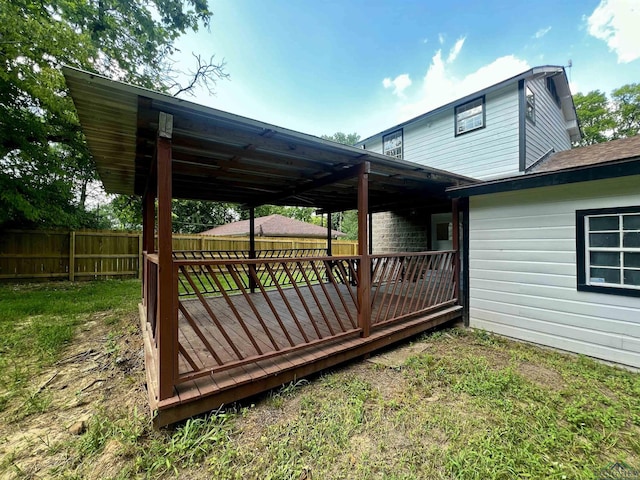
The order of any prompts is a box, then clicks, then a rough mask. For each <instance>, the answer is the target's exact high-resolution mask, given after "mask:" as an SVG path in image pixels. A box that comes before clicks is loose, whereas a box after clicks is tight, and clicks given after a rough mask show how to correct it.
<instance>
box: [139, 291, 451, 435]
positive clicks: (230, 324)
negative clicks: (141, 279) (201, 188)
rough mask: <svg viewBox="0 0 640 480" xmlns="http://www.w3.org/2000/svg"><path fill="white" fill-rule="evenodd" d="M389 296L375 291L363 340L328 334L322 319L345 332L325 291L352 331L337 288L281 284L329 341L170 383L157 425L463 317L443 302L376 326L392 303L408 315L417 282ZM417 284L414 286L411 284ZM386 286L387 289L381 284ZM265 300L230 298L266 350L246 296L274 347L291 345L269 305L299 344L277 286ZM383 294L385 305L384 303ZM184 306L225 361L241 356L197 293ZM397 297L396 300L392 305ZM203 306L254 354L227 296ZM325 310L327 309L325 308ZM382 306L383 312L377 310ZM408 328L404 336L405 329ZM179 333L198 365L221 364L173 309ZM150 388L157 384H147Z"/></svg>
mask: <svg viewBox="0 0 640 480" xmlns="http://www.w3.org/2000/svg"><path fill="white" fill-rule="evenodd" d="M401 286H402V287H403V288H398V289H397V290H396V292H394V294H392V292H388V293H387V295H386V296H385V295H383V293H384V292H382V291H381V292H379V294H378V295H377V297H376V301H375V302H374V305H373V306H372V311H371V319H372V321H373V322H374V323H373V325H372V332H371V336H370V337H367V338H366V339H364V338H361V337H360V336H359V334H358V330H354V331H353V333H350V334H348V335H347V336H343V337H341V338H339V339H335V340H331V339H327V337H331V333H330V330H329V328H328V326H327V323H328V324H329V325H331V328H333V330H334V332H336V333H341V332H343V329H342V327H341V326H340V322H339V321H338V319H337V318H336V315H335V313H334V310H333V309H332V308H331V306H330V303H329V300H328V299H327V297H326V294H327V293H328V294H329V295H330V296H331V301H332V302H333V304H334V307H335V310H336V312H337V313H338V314H339V315H340V316H341V318H340V320H341V321H342V323H343V325H344V327H345V328H346V329H347V330H351V329H352V325H351V322H350V321H349V318H348V316H347V314H346V312H345V309H344V305H343V301H342V300H340V297H339V295H338V291H337V289H336V288H333V287H331V286H330V285H328V286H327V292H326V293H325V292H323V291H322V289H321V287H320V286H315V287H311V288H314V289H316V290H315V293H316V297H317V299H318V301H316V299H315V298H314V296H313V295H312V293H311V291H310V288H309V287H306V288H300V294H299V293H298V292H296V290H295V289H294V288H288V289H283V293H284V294H285V295H286V296H287V297H286V298H287V301H288V302H289V306H290V307H291V309H292V310H293V312H294V313H295V316H296V317H297V320H298V322H299V323H300V324H301V325H302V326H303V330H304V332H305V334H306V335H307V338H308V339H309V341H314V340H319V339H321V338H325V339H327V340H326V342H325V343H320V344H316V345H307V346H305V347H304V348H300V349H299V350H295V351H291V352H286V353H282V354H277V356H273V357H271V358H266V359H259V360H257V361H255V362H252V363H250V364H246V365H240V366H235V367H232V368H229V369H227V370H221V371H216V372H214V373H211V374H207V375H205V376H202V377H199V378H195V379H193V380H188V381H184V382H183V383H178V384H177V385H176V387H175V389H174V390H175V393H176V394H175V396H174V397H172V398H169V399H165V400H163V401H160V402H156V406H157V410H158V417H157V423H158V424H160V425H162V424H167V423H172V422H174V421H177V420H181V419H183V418H186V417H188V416H191V415H194V414H197V413H201V412H204V411H207V410H211V409H217V408H219V407H220V405H221V404H223V403H229V402H232V401H235V400H239V399H242V398H246V397H247V396H251V395H254V394H256V393H259V392H262V391H265V390H268V389H270V388H273V387H274V386H277V385H281V384H283V383H286V382H288V381H292V380H295V379H297V378H300V377H301V376H305V375H308V374H309V373H313V372H317V371H320V370H322V369H324V368H327V366H331V365H336V364H338V363H340V362H342V361H345V360H348V359H350V358H355V357H356V356H357V355H363V354H366V353H368V352H370V351H373V350H375V349H376V348H381V346H384V345H387V344H390V343H392V342H393V341H398V339H402V338H405V337H406V336H408V335H410V334H411V332H419V331H423V330H426V329H428V328H431V326H435V325H437V324H439V323H442V322H444V321H448V320H450V319H452V318H456V317H459V316H460V311H461V307H458V306H454V305H452V304H451V302H449V303H448V304H446V305H443V306H442V308H439V309H438V310H436V311H435V312H428V315H427V314H424V315H423V318H424V319H423V320H420V318H419V317H417V318H413V317H410V318H408V319H407V320H404V321H399V322H397V323H396V322H394V323H391V324H386V325H377V326H376V325H375V322H376V319H379V320H378V321H382V320H383V316H384V314H385V311H386V309H387V306H388V305H389V304H390V305H391V308H390V309H389V312H390V313H391V312H393V311H394V309H396V305H398V307H397V311H396V315H397V316H400V315H402V314H406V313H409V306H410V305H411V303H412V302H411V296H412V295H413V294H415V295H417V294H418V293H419V292H420V288H419V287H420V285H415V284H414V282H411V285H407V286H404V285H401ZM415 287H418V288H415ZM338 288H339V289H340V294H341V295H342V297H343V300H344V303H345V304H346V306H347V307H348V308H349V309H350V311H349V313H350V314H351V316H352V318H353V319H354V322H355V321H356V320H357V309H356V306H355V304H354V303H353V299H352V298H351V295H350V294H349V292H348V290H347V286H346V285H340V286H339V287H338ZM354 288H355V287H354ZM383 288H384V287H383ZM267 293H268V295H269V299H270V301H271V303H272V305H273V309H272V308H271V307H270V306H269V304H268V302H267V301H266V299H265V297H264V295H263V294H262V292H260V291H259V290H258V291H256V292H255V293H247V296H246V297H245V296H244V295H234V296H230V297H229V299H230V300H231V301H233V302H234V303H233V304H234V307H235V308H236V310H237V311H238V313H239V314H240V315H241V316H242V318H243V320H244V322H245V324H246V327H247V329H248V330H249V331H250V332H251V335H252V336H253V338H254V341H255V342H256V343H257V344H258V346H259V347H260V348H261V349H262V350H263V352H272V351H273V350H274V348H273V344H272V341H271V340H270V339H269V336H268V335H267V334H266V333H265V331H264V328H263V326H262V325H261V324H260V321H259V320H258V319H257V318H256V315H255V312H254V311H253V309H252V308H251V307H250V306H249V304H248V303H247V297H248V298H249V299H250V300H251V301H252V302H253V305H254V308H255V309H256V310H257V311H258V312H259V313H260V315H261V318H262V320H263V322H264V323H265V325H266V327H267V328H268V330H269V332H270V333H271V336H272V338H273V339H274V341H275V342H276V344H277V345H278V347H279V348H289V347H290V343H289V341H288V340H287V339H286V336H285V335H284V333H283V331H282V327H281V326H280V325H279V323H278V321H277V319H276V317H275V316H274V312H273V310H275V311H276V312H277V313H278V315H279V317H280V321H281V322H282V324H283V325H284V327H285V328H286V329H287V331H288V332H289V335H290V336H291V338H292V340H293V342H294V344H296V345H298V344H302V343H304V338H303V336H302V334H301V333H300V331H299V328H298V326H297V324H296V322H295V319H294V316H293V315H292V314H291V312H290V310H289V308H288V307H287V305H286V303H285V301H284V300H283V299H282V297H281V294H280V292H278V291H277V290H272V291H268V292H267ZM300 295H302V297H303V299H304V301H305V302H306V305H307V308H308V309H309V313H311V315H312V316H313V318H314V320H315V321H316V325H317V328H318V330H319V331H320V333H321V336H320V337H319V336H318V334H317V333H316V330H315V328H314V327H313V325H312V323H311V321H310V318H309V313H307V309H306V308H305V307H304V305H303V303H302V300H301V298H300ZM406 295H408V296H409V298H408V299H407V301H406V302H404V303H405V308H402V303H403V296H406ZM383 300H384V305H383V304H382V301H383ZM180 301H181V303H182V306H183V307H184V308H185V309H186V310H187V312H188V314H189V315H190V317H191V318H192V319H193V321H194V323H195V324H196V325H197V327H198V328H199V329H200V331H201V332H202V335H204V337H205V338H206V339H207V341H208V342H209V343H210V345H211V346H212V347H213V349H215V352H216V354H217V355H218V357H219V358H220V360H221V361H222V363H223V364H225V363H229V362H234V361H237V360H239V358H238V356H237V355H236V353H235V352H234V350H233V348H232V347H231V346H230V345H229V342H228V341H227V340H226V339H225V338H224V336H223V335H222V333H221V331H220V329H219V328H218V327H217V326H216V324H215V323H214V321H213V320H212V319H211V318H210V316H209V314H208V312H207V309H205V307H204V306H203V304H202V303H201V301H200V300H199V299H197V298H194V299H181V300H180ZM396 301H398V302H399V303H396ZM206 302H207V305H208V307H209V309H210V310H211V311H213V312H214V313H215V315H216V318H217V319H218V321H219V323H220V324H221V326H222V327H223V328H224V330H225V332H226V334H227V335H228V337H229V338H230V339H231V341H232V342H233V343H234V344H235V347H236V349H237V350H238V351H239V352H240V354H241V357H242V358H247V357H251V356H255V355H257V354H258V352H257V350H256V349H255V347H254V345H253V344H252V343H251V342H250V341H249V340H248V338H247V335H246V332H245V331H244V329H243V328H242V326H241V325H240V323H239V322H238V318H237V316H236V314H235V313H234V312H233V309H231V308H230V307H229V304H228V300H227V299H225V298H223V297H208V298H206ZM322 311H324V315H323V313H322ZM379 312H380V315H379ZM404 330H406V334H405V333H403V331H404ZM178 338H179V342H180V345H181V347H182V348H183V349H184V350H185V351H186V353H187V354H188V355H189V356H190V357H191V358H192V360H193V361H194V362H195V363H196V364H197V365H198V366H199V368H201V369H207V368H213V367H216V366H218V362H217V361H216V360H215V358H214V356H213V355H212V354H211V352H210V351H209V350H208V349H207V347H206V346H205V345H204V343H203V341H202V340H201V339H200V337H199V336H198V335H197V334H196V332H195V331H194V329H193V328H192V327H191V325H190V324H189V322H188V321H187V319H186V318H185V316H184V315H183V313H182V312H179V315H178ZM179 369H180V374H189V373H190V372H191V366H190V365H189V363H188V362H187V361H186V359H185V358H184V357H183V356H182V355H179ZM151 388H156V387H155V386H154V385H151Z"/></svg>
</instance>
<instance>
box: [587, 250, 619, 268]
mask: <svg viewBox="0 0 640 480" xmlns="http://www.w3.org/2000/svg"><path fill="white" fill-rule="evenodd" d="M590 263H591V265H592V266H595V267H619V266H620V254H619V253H618V252H591V262H590Z"/></svg>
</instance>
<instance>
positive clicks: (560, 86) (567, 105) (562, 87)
mask: <svg viewBox="0 0 640 480" xmlns="http://www.w3.org/2000/svg"><path fill="white" fill-rule="evenodd" d="M540 76H549V77H553V78H554V79H557V81H556V82H554V83H555V84H556V89H557V91H558V95H559V96H560V102H561V107H562V111H563V113H564V115H565V121H566V122H567V125H572V126H571V128H569V134H570V135H571V141H578V140H579V139H580V128H579V126H578V116H577V114H576V109H575V105H574V104H573V97H572V96H571V90H570V89H569V81H568V79H567V75H566V73H565V70H564V67H561V66H556V65H544V66H539V67H533V68H530V69H529V70H527V71H525V72H522V73H520V74H518V75H516V76H514V77H511V78H507V79H505V80H502V81H501V82H498V83H495V84H493V85H491V86H489V87H486V88H483V89H481V90H477V91H475V92H473V93H470V94H469V95H466V96H464V97H460V98H457V99H455V100H453V101H452V102H449V103H447V104H445V105H442V106H441V107H438V108H435V109H433V110H430V111H428V112H425V113H423V114H421V115H418V116H417V117H414V118H411V119H409V120H407V121H405V122H402V123H399V124H397V125H394V126H393V127H390V128H387V129H385V130H383V131H381V132H378V133H376V134H375V135H371V136H370V137H367V138H365V139H362V140H360V141H359V142H358V143H357V145H362V144H365V145H366V144H367V143H368V142H370V141H371V139H373V138H375V137H379V136H381V135H386V134H387V133H391V132H393V131H395V130H398V129H399V128H403V127H405V126H407V125H409V124H412V123H415V122H419V121H420V120H423V119H426V118H427V117H431V116H432V115H436V114H438V113H440V112H443V111H445V110H447V109H451V108H453V107H454V106H457V105H460V104H463V103H466V102H468V101H470V100H473V99H474V98H477V97H479V96H481V95H486V94H488V93H491V92H494V91H496V90H498V89H500V88H503V87H504V86H506V85H510V84H512V83H516V82H519V81H520V80H524V79H530V78H532V77H540Z"/></svg>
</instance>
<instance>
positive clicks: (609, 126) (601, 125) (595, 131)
mask: <svg viewBox="0 0 640 480" xmlns="http://www.w3.org/2000/svg"><path fill="white" fill-rule="evenodd" d="M573 103H574V105H575V107H576V114H577V115H578V120H579V121H580V127H581V128H582V140H580V142H579V143H578V145H577V146H581V147H584V146H586V145H593V144H594V143H602V142H606V141H607V140H608V139H609V137H610V135H611V131H612V130H613V128H614V126H615V122H614V119H613V116H612V115H611V111H610V110H609V105H608V103H609V102H608V100H607V96H606V94H604V93H603V92H601V91H600V90H594V91H592V92H589V93H587V94H586V95H583V94H582V93H576V94H575V95H574V96H573Z"/></svg>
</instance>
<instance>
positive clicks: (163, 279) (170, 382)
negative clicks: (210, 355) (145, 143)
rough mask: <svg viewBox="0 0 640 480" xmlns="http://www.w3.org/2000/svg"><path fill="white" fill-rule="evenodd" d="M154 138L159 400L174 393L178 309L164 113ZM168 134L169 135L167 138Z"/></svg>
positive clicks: (167, 133)
mask: <svg viewBox="0 0 640 480" xmlns="http://www.w3.org/2000/svg"><path fill="white" fill-rule="evenodd" d="M160 124H161V126H162V127H161V128H160V129H159V130H158V138H157V147H156V155H157V162H158V167H157V172H158V187H157V192H158V327H157V333H156V340H157V344H158V386H159V388H158V399H159V400H164V399H166V398H170V397H172V396H173V387H174V381H175V379H174V374H175V373H174V372H175V369H176V368H177V361H178V355H177V354H178V351H177V348H176V345H175V344H176V343H177V340H178V338H177V337H178V322H177V320H178V319H177V309H175V308H174V302H175V299H174V293H175V292H174V287H173V284H174V278H173V260H172V254H173V252H172V245H171V237H172V229H171V223H172V222H171V197H172V192H171V138H170V133H169V132H170V131H171V128H170V125H169V119H168V118H167V117H166V116H164V117H163V119H162V120H161V121H160ZM167 135H169V136H168V137H167Z"/></svg>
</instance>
